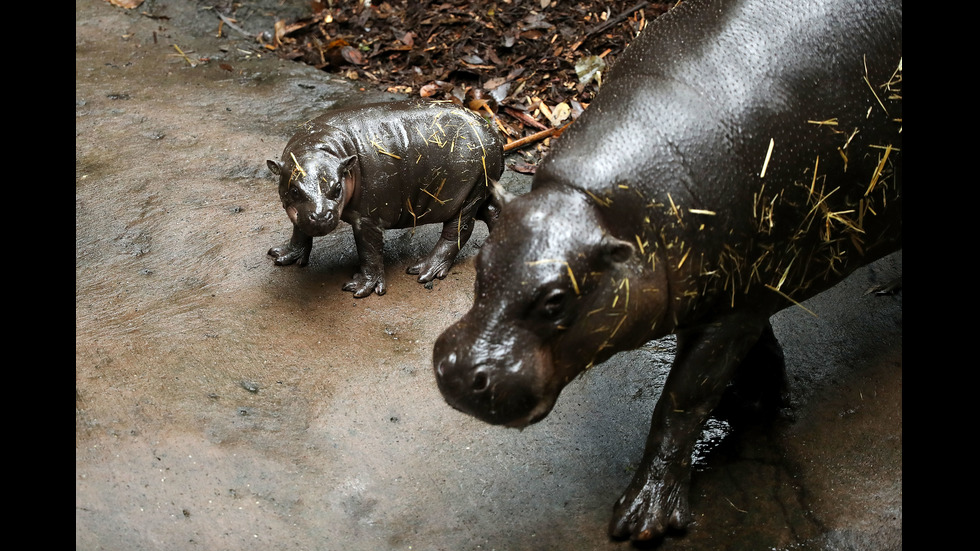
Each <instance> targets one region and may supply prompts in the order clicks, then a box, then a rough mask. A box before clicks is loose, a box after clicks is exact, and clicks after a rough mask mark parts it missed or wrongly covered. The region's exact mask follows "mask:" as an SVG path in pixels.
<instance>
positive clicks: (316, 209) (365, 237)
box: [268, 100, 504, 297]
mask: <svg viewBox="0 0 980 551" xmlns="http://www.w3.org/2000/svg"><path fill="white" fill-rule="evenodd" d="M502 147H503V146H502V140H501V138H500V135H499V134H498V133H497V131H496V129H495V128H494V127H493V126H492V125H491V124H490V123H488V122H487V121H486V120H484V119H483V118H482V117H480V116H479V115H478V114H476V113H475V112H473V111H471V110H469V109H466V108H464V107H459V106H456V105H454V104H452V103H445V102H430V101H422V100H408V101H401V102H389V103H380V104H373V105H364V106H359V107H351V108H346V109H338V110H334V111H331V112H329V113H326V114H324V115H322V116H320V117H317V118H315V119H313V120H311V121H309V122H307V123H305V124H304V125H303V128H302V130H300V131H299V132H298V133H296V135H294V136H293V137H292V138H291V139H290V140H289V142H288V143H287V144H286V149H285V150H284V151H283V153H282V161H281V162H276V161H272V160H270V161H268V165H269V169H270V170H271V171H272V172H273V173H274V174H275V175H277V176H278V177H279V197H280V199H282V206H283V208H285V209H286V214H287V215H288V216H289V219H290V221H292V223H293V235H292V237H291V238H290V240H289V242H287V243H285V244H283V245H281V246H279V247H274V248H272V249H270V250H269V254H270V255H272V256H273V257H275V263H276V264H277V265H284V264H292V263H294V262H296V261H299V264H300V266H305V265H306V264H307V263H308V262H309V258H310V251H311V250H312V247H313V238H314V237H317V236H323V235H327V234H328V233H330V232H332V231H333V230H334V228H336V227H337V223H338V222H339V221H340V220H343V221H345V222H348V223H349V224H350V225H351V226H352V227H353V229H354V241H355V243H356V245H357V253H358V256H359V257H360V271H359V272H358V273H356V274H355V275H354V278H353V279H352V280H351V281H350V282H349V283H347V284H346V285H345V286H344V290H345V291H353V292H354V296H355V297H364V296H367V295H370V294H371V292H372V291H373V292H375V293H377V294H379V295H383V294H384V293H385V290H386V286H385V277H384V259H383V257H382V248H383V245H384V236H383V233H384V230H385V229H388V228H414V227H415V226H417V225H419V224H430V223H436V222H441V223H443V230H442V235H441V236H440V238H439V240H438V242H437V243H436V245H435V247H434V248H433V249H432V251H431V252H430V253H429V254H428V256H426V257H424V258H422V259H420V260H419V261H418V262H417V263H415V264H413V265H412V266H410V267H409V268H408V273H410V274H418V276H419V278H418V280H419V282H420V283H427V282H429V281H432V280H433V279H435V278H440V279H441V278H444V277H446V275H447V274H448V273H449V269H450V268H451V267H452V265H453V262H454V261H455V260H456V256H457V254H458V253H459V250H460V249H461V248H462V247H463V245H464V244H466V241H467V240H468V239H469V237H470V235H471V234H472V232H473V224H474V220H475V219H476V218H479V219H481V220H484V221H485V222H486V223H487V225H488V226H492V225H493V220H494V218H495V216H496V213H497V208H496V203H495V200H494V199H493V198H492V196H491V194H490V186H491V183H492V182H493V181H495V180H497V179H498V178H500V175H501V173H502V172H503V166H504V165H503V148H502Z"/></svg>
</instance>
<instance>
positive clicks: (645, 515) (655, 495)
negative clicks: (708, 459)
mask: <svg viewBox="0 0 980 551" xmlns="http://www.w3.org/2000/svg"><path fill="white" fill-rule="evenodd" d="M688 491H689V489H688V485H687V484H684V483H681V482H677V481H669V480H651V479H649V478H648V476H644V475H642V474H641V473H637V477H636V478H634V479H633V483H632V484H630V486H629V488H627V489H626V492H625V493H624V494H623V497H621V498H619V501H617V502H616V506H615V507H614V508H613V517H612V521H611V522H610V524H609V535H610V536H611V537H613V538H615V539H620V540H625V539H631V540H634V541H648V540H653V539H658V538H662V537H663V536H664V534H666V533H667V531H668V530H684V529H685V528H687V525H688V524H689V523H690V522H691V513H690V509H689V507H688V503H687V500H688V497H687V495H688Z"/></svg>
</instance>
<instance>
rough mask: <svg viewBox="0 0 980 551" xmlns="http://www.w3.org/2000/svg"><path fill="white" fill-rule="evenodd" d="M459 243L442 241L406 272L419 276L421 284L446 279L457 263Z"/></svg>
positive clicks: (448, 240)
mask: <svg viewBox="0 0 980 551" xmlns="http://www.w3.org/2000/svg"><path fill="white" fill-rule="evenodd" d="M459 247H460V245H459V243H457V241H456V240H454V239H453V240H450V239H445V238H443V239H440V240H439V242H438V243H436V246H435V248H434V249H432V252H430V253H429V255H428V256H426V257H425V258H421V259H419V260H418V262H416V263H415V264H413V265H411V266H409V267H408V269H407V270H405V271H406V272H408V273H409V274H412V275H417V276H419V283H428V282H430V281H432V280H433V279H445V277H446V276H447V275H449V270H451V269H452V267H453V263H455V262H456V255H457V254H459Z"/></svg>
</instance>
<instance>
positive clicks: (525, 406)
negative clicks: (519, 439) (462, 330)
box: [432, 328, 554, 428]
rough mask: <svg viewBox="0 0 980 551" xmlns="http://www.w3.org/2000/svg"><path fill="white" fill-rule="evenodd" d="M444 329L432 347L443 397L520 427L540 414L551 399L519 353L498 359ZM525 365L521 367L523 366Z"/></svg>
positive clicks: (495, 420) (464, 408)
mask: <svg viewBox="0 0 980 551" xmlns="http://www.w3.org/2000/svg"><path fill="white" fill-rule="evenodd" d="M454 329H455V328H450V329H449V330H447V331H446V333H444V334H443V335H442V336H441V337H440V338H439V339H438V340H437V341H436V345H435V348H434V350H433V361H432V363H433V367H434V369H435V375H436V382H437V383H438V385H439V390H440V392H442V395H443V397H444V398H445V399H446V402H447V403H448V404H449V405H450V406H452V407H454V408H456V409H458V410H460V411H462V412H464V413H467V414H469V415H472V416H474V417H476V418H478V419H481V420H483V421H486V422H487V423H491V424H494V425H506V426H509V427H518V428H522V427H525V426H527V425H530V424H531V423H535V422H537V421H539V420H540V419H542V418H543V417H544V416H545V415H547V414H548V412H549V411H551V407H552V406H553V405H554V400H553V399H549V398H548V397H545V396H542V393H541V392H540V388H541V385H540V384H539V382H538V381H537V380H536V379H537V377H536V376H537V371H536V370H535V369H533V367H531V366H527V364H526V363H525V362H522V361H521V359H520V358H519V357H513V358H508V360H509V361H506V362H500V361H498V359H497V358H494V357H491V356H490V355H487V354H481V352H480V350H486V348H487V347H482V346H467V345H465V344H463V343H462V341H461V340H460V339H459V338H458V335H457V333H456V332H455V331H454ZM528 367H530V368H529V369H525V368H528Z"/></svg>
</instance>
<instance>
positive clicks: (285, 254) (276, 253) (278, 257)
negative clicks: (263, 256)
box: [269, 243, 311, 266]
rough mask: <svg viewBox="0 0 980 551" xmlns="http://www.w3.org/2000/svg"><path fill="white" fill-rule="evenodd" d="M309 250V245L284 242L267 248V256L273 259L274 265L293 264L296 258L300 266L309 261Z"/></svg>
mask: <svg viewBox="0 0 980 551" xmlns="http://www.w3.org/2000/svg"><path fill="white" fill-rule="evenodd" d="M310 251H311V248H310V247H303V246H295V245H293V244H292V243H286V244H285V245H282V246H281V247H273V248H271V249H269V256H271V257H272V258H273V259H274V261H275V264H276V266H288V265H290V264H295V263H296V261H297V260H298V261H299V265H300V266H306V265H307V264H309V262H310Z"/></svg>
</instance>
